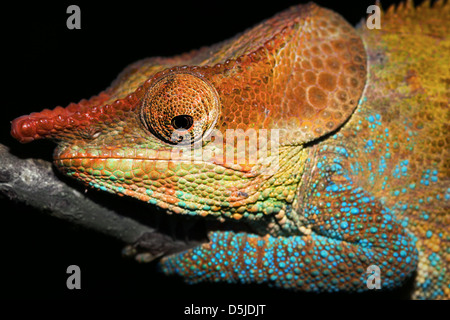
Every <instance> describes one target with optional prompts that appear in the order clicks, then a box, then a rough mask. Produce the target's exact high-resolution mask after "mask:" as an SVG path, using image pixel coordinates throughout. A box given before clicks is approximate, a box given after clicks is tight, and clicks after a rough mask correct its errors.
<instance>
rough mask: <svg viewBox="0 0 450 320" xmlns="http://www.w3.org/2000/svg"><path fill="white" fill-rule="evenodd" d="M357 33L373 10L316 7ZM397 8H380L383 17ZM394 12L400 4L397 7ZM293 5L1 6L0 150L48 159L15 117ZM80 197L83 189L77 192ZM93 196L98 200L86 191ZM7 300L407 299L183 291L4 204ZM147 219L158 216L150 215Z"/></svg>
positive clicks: (76, 232)
mask: <svg viewBox="0 0 450 320" xmlns="http://www.w3.org/2000/svg"><path fill="white" fill-rule="evenodd" d="M317 2H318V3H319V4H321V5H323V6H325V7H328V8H331V9H333V10H335V11H337V12H339V13H341V14H342V15H343V16H344V17H345V18H346V19H347V20H348V21H349V22H350V23H351V24H352V25H356V24H357V23H358V22H359V21H360V20H361V19H362V18H363V17H364V16H365V15H366V14H365V12H366V9H367V7H368V6H369V5H371V4H373V1H358V2H357V3H352V2H349V1H317ZM391 2H392V1H382V4H383V7H384V8H387V7H388V4H389V3H391ZM394 2H395V1H394ZM297 3H298V2H297V1H284V0H283V1H280V0H277V1H270V2H264V1H255V2H244V1H226V2H225V1H217V2H216V1H195V2H191V1H184V2H181V3H176V2H172V1H158V2H156V1H145V2H144V3H139V2H132V1H125V2H115V1H112V2H105V3H103V4H101V3H98V2H96V3H95V5H93V4H92V2H84V1H78V2H67V1H59V2H58V3H55V4H49V3H40V2H39V3H34V4H31V3H23V2H22V3H18V2H17V3H15V4H8V5H3V4H2V20H1V23H2V29H1V30H2V40H1V41H2V49H1V51H2V53H3V58H2V61H3V65H2V77H1V78H3V79H2V80H3V81H2V82H3V84H2V85H1V88H2V90H1V92H2V93H1V96H0V99H1V100H0V101H1V104H0V108H1V115H2V116H1V118H0V119H1V125H0V130H1V133H0V139H1V143H3V144H6V145H7V146H9V147H10V148H11V151H12V152H13V153H14V154H16V155H19V156H21V157H24V158H26V157H33V158H42V159H47V160H50V159H51V155H52V150H53V147H54V145H53V144H52V143H51V142H47V141H36V142H33V143H31V144H27V145H21V144H19V143H18V142H16V141H15V140H14V139H12V138H11V137H10V135H9V130H10V121H11V120H12V119H14V118H15V117H18V116H20V115H23V114H27V113H30V112H33V111H40V110H42V109H44V108H50V109H51V108H54V107H55V106H57V105H61V106H66V105H67V104H69V103H70V102H77V101H79V100H80V99H82V98H89V97H91V96H92V95H95V94H97V93H99V92H100V91H102V90H103V89H105V88H106V87H108V85H109V84H110V83H111V81H112V80H113V79H114V78H115V77H116V75H117V74H118V73H119V72H120V71H121V70H122V69H123V68H124V67H126V66H127V65H128V64H130V63H132V62H134V61H136V60H138V59H142V58H145V57H150V56H170V55H175V54H179V53H182V52H185V51H189V50H191V49H195V48H198V47H201V46H205V45H211V44H214V43H216V42H219V41H222V40H225V39H227V38H230V37H232V36H233V35H235V34H236V33H238V32H241V31H243V30H245V29H247V28H249V27H252V26H253V25H255V24H257V23H259V22H260V21H262V20H264V19H266V18H268V17H271V16H273V15H274V14H276V13H278V12H280V11H281V10H283V9H286V8H288V7H289V6H291V5H295V4H297ZM71 4H77V5H78V6H79V7H80V8H81V30H68V29H67V28H66V19H67V17H68V16H69V15H68V14H66V8H67V7H68V6H69V5H71ZM80 188H81V189H82V187H80ZM90 192H96V191H90ZM0 208H1V209H0V212H1V232H0V235H1V245H2V258H1V267H0V268H1V269H0V277H1V280H0V281H1V286H0V294H1V296H2V297H4V298H148V299H152V300H155V299H183V300H185V301H186V302H190V301H191V300H192V301H194V300H195V299H209V298H217V299H247V298H253V299H268V298H269V299H272V298H275V299H302V298H308V299H311V298H312V299H321V298H324V297H325V298H351V299H359V298H363V299H365V298H370V299H372V298H405V297H406V295H405V289H404V288H403V289H400V290H396V291H393V292H388V293H369V294H364V295H345V294H344V295H314V294H299V293H292V292H286V291H282V290H276V289H270V288H266V287H260V286H238V285H225V284H219V285H217V284H215V285H208V284H201V285H196V286H188V285H185V284H184V283H183V282H182V281H181V280H179V279H176V278H168V277H165V276H164V275H163V274H160V273H158V272H157V271H156V268H155V264H154V263H153V264H149V265H142V264H137V263H135V262H133V261H130V260H125V259H123V258H122V257H121V254H120V252H121V249H122V247H123V244H122V243H120V242H118V241H116V240H114V239H110V238H108V237H106V236H103V235H100V234H96V233H93V232H91V231H87V230H84V229H81V228H77V227H74V226H72V225H69V224H68V223H66V222H64V221H59V220H56V219H54V218H50V217H48V216H46V215H45V214H42V213H40V212H37V211H35V210H33V209H32V208H28V207H25V206H24V205H21V204H15V203H12V202H11V201H9V200H8V199H7V198H4V197H2V198H0ZM148 211H149V214H152V208H151V207H149V210H148ZM71 264H76V265H78V266H80V267H81V272H82V273H81V274H82V278H81V279H82V281H81V286H82V289H81V290H72V291H71V290H68V289H67V288H66V278H67V276H68V275H67V274H66V268H67V266H69V265H71Z"/></svg>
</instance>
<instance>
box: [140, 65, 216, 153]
mask: <svg viewBox="0 0 450 320" xmlns="http://www.w3.org/2000/svg"><path fill="white" fill-rule="evenodd" d="M218 115H219V98H218V95H217V92H216V90H215V89H214V87H213V86H212V85H210V84H209V83H208V82H206V81H205V80H204V79H202V78H200V77H197V76H195V75H192V74H190V73H174V74H169V75H166V76H163V77H162V78H161V79H158V80H157V81H156V82H155V83H154V84H153V85H152V86H151V87H150V88H149V89H148V90H147V92H146V93H145V96H144V99H143V103H142V108H141V118H142V121H143V122H144V124H145V126H146V127H147V129H148V130H149V131H150V132H151V133H152V134H154V135H155V136H156V137H157V138H159V139H160V140H162V141H164V142H166V143H170V144H190V143H193V142H194V141H197V140H199V139H201V138H202V137H203V136H205V135H206V134H207V133H208V132H209V131H211V130H212V129H213V127H214V125H215V123H216V121H217V118H218Z"/></svg>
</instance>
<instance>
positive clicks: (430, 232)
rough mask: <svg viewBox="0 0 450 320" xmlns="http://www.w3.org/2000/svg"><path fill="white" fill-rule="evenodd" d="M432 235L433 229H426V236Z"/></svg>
mask: <svg viewBox="0 0 450 320" xmlns="http://www.w3.org/2000/svg"><path fill="white" fill-rule="evenodd" d="M432 235H433V231H431V230H428V231H427V233H426V237H427V238H428V239H429V238H431V236H432Z"/></svg>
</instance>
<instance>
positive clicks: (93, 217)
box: [0, 144, 193, 261]
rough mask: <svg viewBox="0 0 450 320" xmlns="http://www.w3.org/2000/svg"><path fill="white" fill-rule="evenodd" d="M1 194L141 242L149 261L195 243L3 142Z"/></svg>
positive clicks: (55, 215) (63, 217)
mask: <svg viewBox="0 0 450 320" xmlns="http://www.w3.org/2000/svg"><path fill="white" fill-rule="evenodd" d="M0 193H3V194H4V195H6V196H7V197H8V198H10V199H11V200H13V201H18V202H23V203H25V204H27V205H29V206H32V207H35V208H37V209H39V210H41V211H43V212H45V213H47V214H49V215H51V216H53V217H57V218H59V219H64V220H67V221H68V222H70V223H74V224H77V225H80V226H83V227H86V228H88V229H92V230H95V231H98V232H101V233H103V234H106V235H109V236H112V237H114V238H117V239H119V240H122V241H123V242H125V243H127V244H136V243H138V242H141V243H140V249H142V248H145V249H146V250H145V251H146V252H147V253H145V254H141V257H140V258H141V260H146V261H149V260H152V259H153V258H155V257H157V256H160V255H162V254H165V253H167V252H172V251H179V250H182V249H183V248H185V247H186V246H190V245H193V244H190V245H188V244H187V242H184V241H179V240H174V239H173V238H172V237H169V236H167V235H166V234H162V233H159V232H158V231H157V230H155V229H154V228H152V227H150V226H148V225H146V224H144V223H142V222H140V221H137V220H135V219H133V218H131V217H126V216H123V215H120V214H119V213H118V212H116V211H114V210H112V209H110V208H107V207H106V206H103V205H101V204H99V203H97V202H95V201H93V200H91V199H90V198H89V197H86V196H85V195H84V194H83V193H82V192H80V191H78V190H76V189H75V188H72V187H70V186H69V185H67V184H66V183H64V182H63V181H61V180H60V179H59V178H58V177H57V175H56V174H55V173H54V171H53V169H52V165H51V163H49V162H47V161H44V160H41V159H20V158H18V157H16V156H14V155H12V154H11V153H10V152H9V149H8V148H7V147H5V146H4V145H1V144H0ZM142 239H143V241H144V243H142ZM131 248H136V246H135V247H131ZM130 250H131V251H130ZM128 251H129V252H128V253H129V254H135V253H136V251H133V249H129V250H128Z"/></svg>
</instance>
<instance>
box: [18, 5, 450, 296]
mask: <svg viewBox="0 0 450 320" xmlns="http://www.w3.org/2000/svg"><path fill="white" fill-rule="evenodd" d="M449 31H450V5H449V3H448V2H442V1H441V2H439V1H438V2H436V3H434V4H433V5H432V6H430V3H429V2H424V3H423V4H422V5H419V6H418V7H414V5H413V4H412V1H408V2H406V3H405V4H401V5H399V6H398V7H397V8H394V7H391V8H390V9H389V10H387V11H386V12H383V13H382V15H381V29H379V30H377V29H373V30H369V29H368V28H367V27H366V25H365V24H361V25H360V26H359V27H357V28H354V27H352V26H351V25H349V24H348V23H347V22H346V21H345V20H344V19H343V18H342V17H341V16H340V15H339V14H337V13H335V12H332V11H330V10H327V9H324V8H321V7H319V6H317V5H315V4H313V3H309V4H306V5H299V6H295V7H292V8H290V9H288V10H286V11H284V12H282V13H280V14H278V15H276V16H274V17H273V18H270V19H268V20H266V21H264V22H262V23H261V24H259V25H257V26H255V27H253V28H251V29H249V30H247V31H246V32H244V33H242V34H239V35H237V36H235V37H234V38H232V39H230V40H228V41H224V42H222V43H219V44H217V45H213V46H211V47H207V48H202V49H199V50H195V51H192V52H190V53H187V54H182V55H179V56H175V57H171V58H160V57H156V58H149V59H145V60H142V61H138V62H136V63H134V64H132V65H131V66H129V67H128V68H126V69H125V70H124V71H123V72H122V74H121V75H120V76H119V77H118V79H117V80H116V81H115V82H113V84H112V85H111V87H110V88H108V89H107V90H105V91H104V92H102V93H100V94H99V95H97V96H94V97H92V98H91V99H89V100H82V101H80V102H79V103H72V104H70V105H69V106H67V107H66V108H62V107H57V108H55V109H53V110H47V109H46V110H43V111H41V112H39V113H32V114H30V115H26V116H22V117H20V118H17V119H15V120H14V121H13V122H12V135H13V136H14V137H15V138H16V139H18V140H19V141H20V142H30V141H32V140H36V139H42V138H45V139H52V140H55V141H56V142H57V144H58V147H57V149H56V150H55V153H54V164H55V165H56V167H57V168H58V169H59V170H61V171H62V172H63V173H65V174H66V175H68V176H71V177H73V178H75V179H77V180H80V181H82V182H84V183H85V184H86V185H89V186H91V187H94V188H96V189H100V190H104V191H109V192H112V193H116V194H119V195H127V196H130V197H134V198H137V199H139V200H141V201H145V202H148V203H150V206H151V205H156V206H159V207H160V208H162V209H164V210H165V211H167V213H168V214H176V215H185V216H195V217H201V218H202V219H208V220H215V221H218V223H216V224H213V225H216V226H217V225H220V224H223V225H224V226H225V225H227V222H230V223H231V225H239V226H243V227H242V228H239V229H233V228H229V229H227V228H217V229H211V230H208V241H207V242H205V243H203V244H200V245H198V246H196V247H193V248H188V249H186V250H185V251H182V252H177V253H173V254H168V255H165V256H164V257H162V258H161V259H160V261H159V264H160V267H161V270H162V271H163V272H164V273H165V274H177V275H180V276H182V277H183V278H184V279H185V280H186V281H187V282H189V283H196V282H200V281H212V282H219V281H225V282H231V283H267V284H269V285H271V286H275V287H282V288H286V289H294V290H301V291H313V292H337V291H349V292H361V291H365V290H368V287H367V277H368V274H367V268H368V267H369V266H372V265H375V266H377V267H379V268H380V280H381V283H380V285H381V288H384V289H389V288H394V287H396V286H399V285H401V284H402V283H403V282H404V281H405V279H408V278H409V277H411V276H414V277H415V289H414V293H413V298H416V299H448V298H449V297H450V287H449V286H450V282H449V270H448V265H449V258H450V255H449V237H450V234H449V228H448V225H449V211H450V201H449V200H450V178H449V177H450V160H449V159H450V154H449V146H450V135H449V130H450V125H449V123H450V122H449V120H450V112H449V111H450V109H449V104H448V103H449V98H450V89H449V88H450V54H449V52H450V38H449V37H448V33H449ZM231 129H233V130H234V131H229V132H234V133H235V134H236V135H235V136H233V135H232V136H231V138H229V139H227V137H228V135H227V134H226V132H227V130H231ZM219 133H220V134H222V137H223V139H219V137H220V134H219ZM239 137H244V140H246V141H247V144H245V148H244V149H243V150H241V149H239V148H238V146H236V143H235V138H236V140H237V139H239ZM255 137H256V139H257V140H251V139H253V138H255ZM266 137H267V139H264V138H266ZM275 138H276V139H275ZM250 141H257V142H258V143H249V142H250ZM244 142H245V141H244ZM263 148H265V149H266V151H267V152H266V153H265V154H263V155H262V156H259V157H258V158H257V159H256V161H249V159H248V157H247V156H248V155H252V154H254V153H256V152H257V151H260V150H262V149H263ZM199 152H201V154H202V155H203V156H202V157H198V154H199ZM227 153H230V154H231V155H235V156H236V157H234V156H233V157H231V158H228V157H226V154H227ZM205 155H207V156H205ZM240 160H242V161H240ZM149 213H150V214H151V210H150V209H149ZM233 221H237V223H233Z"/></svg>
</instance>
